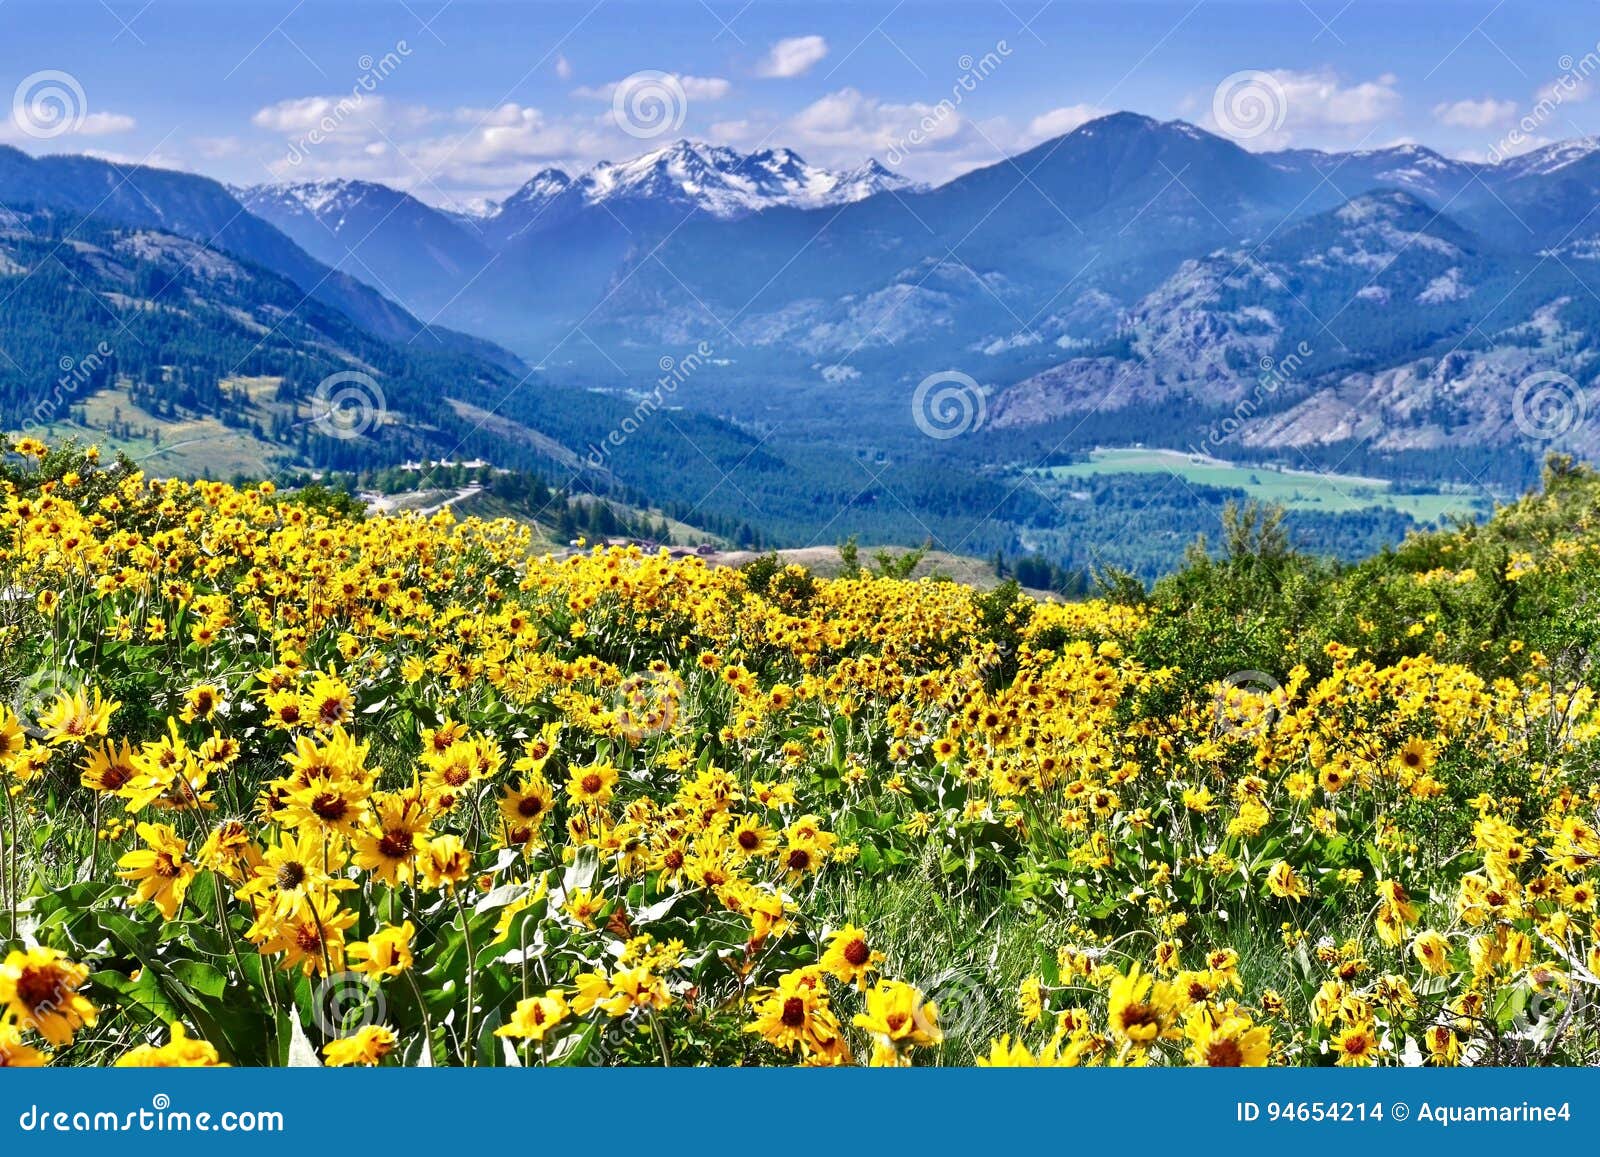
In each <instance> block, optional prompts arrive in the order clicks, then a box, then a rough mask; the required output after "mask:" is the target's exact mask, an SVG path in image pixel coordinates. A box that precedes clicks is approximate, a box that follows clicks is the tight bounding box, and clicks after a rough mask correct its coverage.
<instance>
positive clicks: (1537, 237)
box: [241, 113, 1600, 452]
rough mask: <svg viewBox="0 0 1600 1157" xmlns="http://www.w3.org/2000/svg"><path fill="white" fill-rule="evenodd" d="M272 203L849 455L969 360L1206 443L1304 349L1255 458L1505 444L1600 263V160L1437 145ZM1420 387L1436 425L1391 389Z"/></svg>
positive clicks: (289, 226) (669, 162)
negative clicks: (1276, 368) (479, 205)
mask: <svg viewBox="0 0 1600 1157" xmlns="http://www.w3.org/2000/svg"><path fill="white" fill-rule="evenodd" d="M1373 198H1376V199H1373ZM241 200H242V202H243V203H244V204H245V205H246V206H247V207H248V208H249V209H250V210H251V211H252V212H253V213H255V214H257V215H258V216H260V217H261V218H262V219H264V220H266V221H269V222H270V223H272V224H274V225H276V226H277V227H278V228H279V229H280V230H282V231H283V232H284V233H285V234H286V235H288V236H289V237H291V238H293V239H294V240H295V241H296V242H297V243H298V244H299V245H301V246H302V247H303V248H305V249H306V250H307V251H308V252H309V253H311V254H313V255H315V256H316V257H317V258H318V259H320V260H322V261H324V262H326V263H327V264H329V265H332V266H334V267H336V268H339V269H340V270H342V271H343V272H346V273H348V274H350V275H351V276H352V277H354V278H356V279H358V280H364V281H367V282H368V283H370V284H372V285H374V286H377V287H379V288H382V289H384V290H385V292H387V293H388V294H389V295H390V296H392V297H393V298H394V299H395V300H397V301H400V302H403V303H405V304H407V305H408V306H409V307H410V308H411V310H412V312H414V313H416V314H417V315H419V316H421V317H424V318H427V319H429V320H431V321H437V322H442V323H443V324H444V325H446V326H448V327H451V328H452V329H455V330H459V331H464V332H470V333H474V334H478V335H481V336H486V337H490V338H492V339H494V340H495V341H497V342H499V343H501V344H503V345H505V346H506V347H508V348H510V349H512V350H514V351H516V353H518V354H519V355H520V356H522V357H523V358H525V359H527V360H528V361H530V362H531V363H533V364H536V365H540V366H544V367H546V368H549V369H551V370H559V372H561V373H562V374H563V375H565V376H566V377H567V378H568V379H569V380H572V381H581V382H583V383H584V384H588V385H592V386H596V387H598V388H616V386H617V385H619V384H620V383H619V382H618V381H617V379H618V376H619V372H620V373H622V374H626V375H629V376H643V377H645V378H646V379H647V380H648V376H649V374H650V368H651V366H652V365H653V364H654V363H655V362H656V361H657V360H658V359H659V358H660V357H661V356H662V354H663V352H667V353H671V352H672V351H674V350H677V349H681V348H683V347H686V346H693V345H694V344H696V343H697V342H699V341H702V340H704V341H707V342H709V343H711V344H712V345H714V346H715V347H716V348H717V349H718V351H719V353H720V354H721V358H720V359H719V360H720V362H721V363H722V364H721V365H719V367H718V369H717V372H715V373H708V374H705V375H702V377H701V379H700V380H697V381H695V382H693V383H689V384H688V385H686V386H685V387H684V388H683V389H681V390H680V391H678V399H677V400H678V401H680V402H681V403H682V404H684V405H688V406H695V407H699V408H702V409H705V410H709V411H711V412H714V413H717V414H720V415H722V416H725V417H728V418H730V419H732V420H734V421H736V422H740V423H744V424H747V425H752V426H757V427H768V426H772V425H774V424H779V423H781V424H784V425H785V426H786V427H787V428H790V429H799V430H803V431H806V432H807V435H808V436H814V437H823V438H826V437H831V436H833V435H834V434H835V433H837V431H838V429H839V426H840V424H841V422H843V423H845V424H847V425H848V427H849V428H850V429H852V430H857V431H870V432H871V435H872V437H873V438H876V439H880V440H888V439H892V438H893V437H894V435H895V433H896V432H897V430H898V431H899V432H902V433H904V432H907V431H906V423H905V421H904V417H905V408H904V399H905V398H906V397H909V395H910V392H911V391H912V390H913V389H914V387H915V385H916V383H917V382H918V381H920V380H921V379H922V378H923V377H925V376H926V375H927V374H929V373H932V372H935V371H940V370H945V369H949V368H952V367H953V368H955V369H957V370H960V371H962V372H964V373H967V374H969V375H970V376H972V377H974V378H975V379H977V380H978V381H980V382H982V383H983V385H984V388H985V391H986V392H987V394H988V395H989V402H990V403H991V405H990V407H989V408H990V409H991V410H992V411H993V412H994V419H995V421H994V427H995V429H996V430H997V431H1004V430H1008V429H1010V430H1020V429H1024V428H1027V427H1030V426H1040V427H1046V428H1049V429H1050V430H1054V429H1055V428H1057V427H1061V428H1063V429H1064V428H1065V427H1069V426H1078V425H1082V422H1081V419H1080V418H1078V417H1075V415H1081V414H1083V413H1085V412H1087V411H1092V412H1093V415H1094V416H1093V418H1092V420H1091V421H1090V422H1089V426H1090V427H1091V428H1092V429H1093V430H1094V432H1095V437H1096V438H1104V437H1105V435H1106V423H1105V422H1104V421H1102V415H1103V413H1104V412H1105V411H1107V410H1110V411H1117V410H1124V411H1125V410H1127V409H1128V408H1130V407H1133V408H1141V407H1144V406H1148V405H1151V404H1159V405H1161V406H1162V407H1163V408H1164V411H1165V412H1167V413H1168V414H1170V415H1172V416H1173V418H1174V423H1175V425H1179V426H1184V427H1185V428H1187V429H1189V431H1190V433H1191V434H1196V433H1205V432H1208V431H1210V430H1212V429H1213V428H1214V427H1215V425H1216V423H1217V422H1218V421H1221V420H1222V419H1223V418H1225V417H1226V415H1227V412H1228V410H1229V409H1230V408H1231V407H1233V406H1235V405H1237V403H1238V402H1239V400H1240V399H1241V397H1243V396H1245V395H1248V394H1250V393H1251V392H1252V391H1253V390H1254V388H1255V385H1256V383H1257V379H1258V378H1259V376H1260V374H1259V364H1260V363H1261V361H1262V359H1263V358H1266V359H1272V358H1276V357H1280V356H1282V355H1283V353H1284V352H1285V351H1287V350H1292V349H1295V348H1298V346H1299V345H1300V343H1301V342H1302V341H1304V342H1305V343H1306V344H1307V345H1308V346H1309V347H1310V348H1311V349H1312V350H1314V351H1315V354H1314V356H1312V357H1310V358H1302V359H1300V360H1301V363H1302V364H1301V365H1300V366H1299V367H1298V370H1297V377H1296V380H1295V381H1294V382H1292V383H1289V384H1288V385H1287V386H1286V387H1285V388H1282V389H1278V390H1276V391H1275V393H1274V396H1273V397H1272V398H1271V399H1269V405H1267V406H1266V407H1265V408H1264V410H1263V409H1262V408H1260V407H1257V408H1255V409H1253V411H1252V414H1251V415H1250V419H1249V422H1248V423H1247V426H1248V428H1246V429H1243V430H1239V431H1236V432H1235V433H1234V434H1233V435H1232V441H1233V447H1232V448H1236V449H1239V450H1245V449H1256V450H1263V451H1270V450H1273V449H1279V450H1281V449H1284V448H1285V447H1294V448H1297V449H1298V450H1301V451H1303V450H1304V449H1306V448H1312V447H1330V446H1342V445H1344V444H1345V443H1349V442H1352V441H1360V442H1361V443H1362V444H1363V446H1365V447H1367V448H1368V449H1374V448H1375V449H1378V450H1380V451H1395V452H1405V451H1422V450H1430V449H1436V448H1438V447H1441V446H1454V445H1463V446H1467V445H1471V446H1481V445H1496V444H1502V443H1504V442H1506V441H1512V440H1515V439H1516V438H1517V437H1518V431H1517V430H1516V429H1515V428H1514V427H1513V426H1512V425H1511V424H1510V418H1509V415H1510V399H1511V393H1512V392H1513V391H1514V389H1515V387H1516V384H1517V382H1518V381H1519V380H1520V379H1521V377H1526V376H1527V375H1528V374H1529V373H1533V372H1537V371H1538V370H1539V369H1540V368H1542V367H1544V364H1545V362H1546V361H1547V360H1548V359H1549V357H1550V356H1552V351H1556V350H1568V352H1567V353H1564V354H1562V356H1563V357H1568V358H1576V359H1577V360H1576V361H1572V362H1571V364H1572V365H1574V366H1576V367H1577V368H1579V369H1582V368H1583V367H1585V366H1586V365H1587V361H1586V360H1585V358H1584V356H1583V355H1582V352H1581V351H1572V350H1569V347H1571V346H1572V345H1573V343H1575V342H1576V343H1578V344H1579V345H1584V344H1585V337H1584V335H1585V334H1586V333H1587V332H1589V331H1588V329H1587V322H1588V320H1589V319H1588V308H1589V305H1591V304H1593V303H1594V296H1593V289H1592V286H1591V283H1592V282H1593V281H1595V280H1596V279H1595V277H1594V276H1593V275H1594V273H1595V269H1594V262H1595V259H1596V257H1600V217H1596V216H1593V215H1592V214H1593V212H1594V209H1595V207H1596V204H1597V203H1600V154H1597V151H1596V143H1595V142H1594V141H1592V140H1581V141H1568V142H1563V143H1560V144H1557V145H1552V146H1550V147H1547V148H1544V149H1541V150H1539V151H1536V152H1533V153H1530V154H1527V155H1524V156H1521V157H1517V158H1514V159H1511V160H1508V161H1505V162H1503V163H1501V164H1497V165H1486V164H1476V163H1471V162H1466V161H1460V160H1454V159H1451V158H1448V157H1445V156H1442V155H1440V154H1439V153H1436V152H1434V151H1432V150H1430V149H1427V148H1425V147H1423V146H1420V145H1414V144H1407V145H1397V146H1394V147H1390V148H1383V149H1373V150H1363V151H1357V152H1351V153H1331V152H1323V151H1318V150H1310V149H1297V150H1289V151H1282V152H1276V153H1251V152H1247V151H1245V150H1244V149H1242V148H1240V147H1239V146H1238V145H1236V144H1235V143H1233V142H1232V141H1229V140H1227V139H1224V138H1222V137H1218V136H1216V135H1213V134H1211V133H1208V132H1205V131H1204V130H1202V129H1199V128H1197V127H1195V126H1193V125H1190V124H1186V123H1184V122H1181V121H1171V122H1161V121H1156V120H1153V119H1151V118H1148V117H1143V116H1138V115H1135V114H1130V113H1119V114H1113V115H1111V116H1108V117H1104V118H1101V119H1098V120H1095V121H1091V122H1089V123H1088V124H1085V125H1083V126H1081V127H1080V128H1078V129H1077V130H1075V131H1074V132H1072V133H1070V134H1068V135H1067V136H1065V137H1061V138H1058V139H1056V140H1053V141H1049V142H1046V143H1045V144H1042V145H1040V146H1038V147H1036V148H1034V149H1033V150H1031V151H1029V152H1026V153H1023V154H1021V155H1019V156H1016V157H1013V158H1010V159H1009V160H1006V161H1004V162H1001V163H999V164H996V165H993V166H989V167H986V168H982V169H978V170H976V171H973V172H971V173H968V174H966V175H964V176H962V177H959V178H957V179H956V180H954V181H951V182H949V183H947V184H945V185H942V186H940V187H937V188H931V189H929V188H920V187H916V186H912V185H910V184H908V183H906V182H904V181H902V180H900V179H898V178H895V177H894V176H893V174H890V173H888V172H887V171H886V170H884V169H883V168H882V167H881V166H878V165H877V164H876V163H875V162H869V163H868V164H867V165H865V166H863V167H862V168H861V169H859V170H856V171H855V172H852V173H837V172H829V171H827V170H823V169H819V168H817V167H815V166H811V165H809V164H807V163H806V162H805V161H804V160H803V159H802V158H800V157H799V156H797V155H796V154H794V153H793V152H790V151H787V150H765V151H762V152H758V153H753V154H748V155H746V154H740V153H738V152H736V151H734V150H731V149H726V148H719V147H713V146H707V145H700V144H695V143H692V142H688V141H679V142H676V143H675V144H672V145H670V146H667V147H664V148H661V149H657V150H655V151H653V152H650V153H647V154H645V155H644V156H641V157H639V158H636V159H635V160H632V161H629V162H625V163H621V164H610V163H607V164H602V165H599V166H596V167H595V168H594V169H592V170H590V171H589V172H587V173H584V174H582V175H581V176H578V177H572V176H569V175H568V174H567V173H565V172H562V171H560V170H546V171H544V172H541V173H538V174H536V175H534V176H533V177H532V178H531V179H530V180H529V181H528V182H527V183H526V184H525V185H524V186H523V187H522V188H521V189H519V190H518V191H517V192H516V193H514V194H513V195H512V196H510V197H508V198H506V199H505V200H504V201H503V202H501V203H500V204H498V205H496V206H493V207H492V208H491V210H490V211H489V212H487V213H485V214H482V215H479V216H476V217H464V216H461V215H452V214H446V213H444V212H441V211H438V210H434V209H430V208H428V207H427V206H425V205H423V204H422V203H421V202H419V201H417V200H415V199H414V198H411V197H409V196H408V195H406V194H403V193H399V192H396V191H394V190H389V189H385V188H383V187H382V186H377V185H368V184H360V183H353V182H335V183H322V184H315V185H296V186H277V187H260V188H255V189H250V190H245V191H242V193H241ZM1424 274H1426V277H1425V279H1424V281H1423V282H1422V283H1421V285H1420V286H1419V287H1417V288H1416V289H1415V291H1414V292H1404V291H1403V287H1401V286H1400V285H1399V284H1398V282H1399V281H1400V280H1401V279H1406V278H1412V279H1414V278H1418V277H1423V275H1424ZM1430 286H1431V287H1432V288H1431V289H1430V288H1429V287H1430ZM1502 298H1504V300H1501V299H1502ZM1491 306H1492V307H1493V308H1492V309H1491V308H1490V307H1491ZM1509 351H1516V352H1509ZM1441 359H1443V360H1441ZM1519 375H1520V376H1519ZM1112 383H1116V384H1117V389H1116V390H1115V391H1112V390H1111V389H1110V387H1111V385H1112ZM1413 383H1423V384H1422V385H1419V386H1417V387H1416V388H1417V389H1418V390H1420V391H1421V392H1422V393H1423V394H1425V395H1427V397H1428V399H1429V401H1428V402H1427V404H1426V405H1424V404H1422V403H1421V402H1420V401H1419V400H1418V399H1417V398H1414V397H1412V398H1395V399H1390V398H1387V397H1386V396H1385V395H1386V394H1388V393H1391V392H1393V391H1396V390H1399V391H1401V392H1405V391H1409V390H1411V389H1412V388H1413V385H1412V384H1413ZM1427 383H1432V385H1428V384H1427ZM1441 407H1442V409H1441ZM1352 408H1353V409H1352ZM1354 411H1359V412H1360V416H1359V420H1357V416H1356V413H1355V412H1354ZM1424 414H1427V415H1430V416H1429V417H1427V418H1426V420H1425V419H1424V417H1423V415H1424ZM1497 415H1498V416H1499V417H1503V418H1505V419H1506V420H1505V421H1498V420H1497V417H1496V416H1497ZM1112 425H1113V426H1114V425H1115V421H1114V420H1113V423H1112ZM1175 432H1176V431H1175ZM1583 433H1584V432H1583V431H1578V432H1577V436H1578V437H1580V438H1581V437H1582V436H1583ZM1174 440H1175V441H1176V442H1177V443H1178V444H1184V443H1185V442H1186V441H1187V440H1186V439H1174Z"/></svg>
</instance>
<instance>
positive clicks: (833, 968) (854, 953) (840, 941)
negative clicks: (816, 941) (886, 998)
mask: <svg viewBox="0 0 1600 1157" xmlns="http://www.w3.org/2000/svg"><path fill="white" fill-rule="evenodd" d="M820 963H821V965H822V967H823V969H825V970H826V971H827V972H829V973H831V974H832V975H833V976H834V977H835V978H836V979H838V980H840V981H842V982H844V983H845V984H854V985H857V986H858V987H860V988H861V989H862V990H863V991H865V989H866V987H867V978H868V977H869V976H870V975H871V974H872V973H874V972H876V971H877V970H878V968H879V967H880V966H881V965H882V964H883V953H882V952H878V951H875V950H873V948H872V947H871V946H870V945H869V944H868V942H867V934H866V933H865V932H864V931H862V930H861V929H860V928H857V927H856V926H855V925H854V924H846V925H845V926H844V927H843V928H841V929H839V931H837V932H835V933H834V934H833V935H832V936H830V937H829V938H828V948H827V951H826V952H824V953H823V954H822V960H821V961H820Z"/></svg>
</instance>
